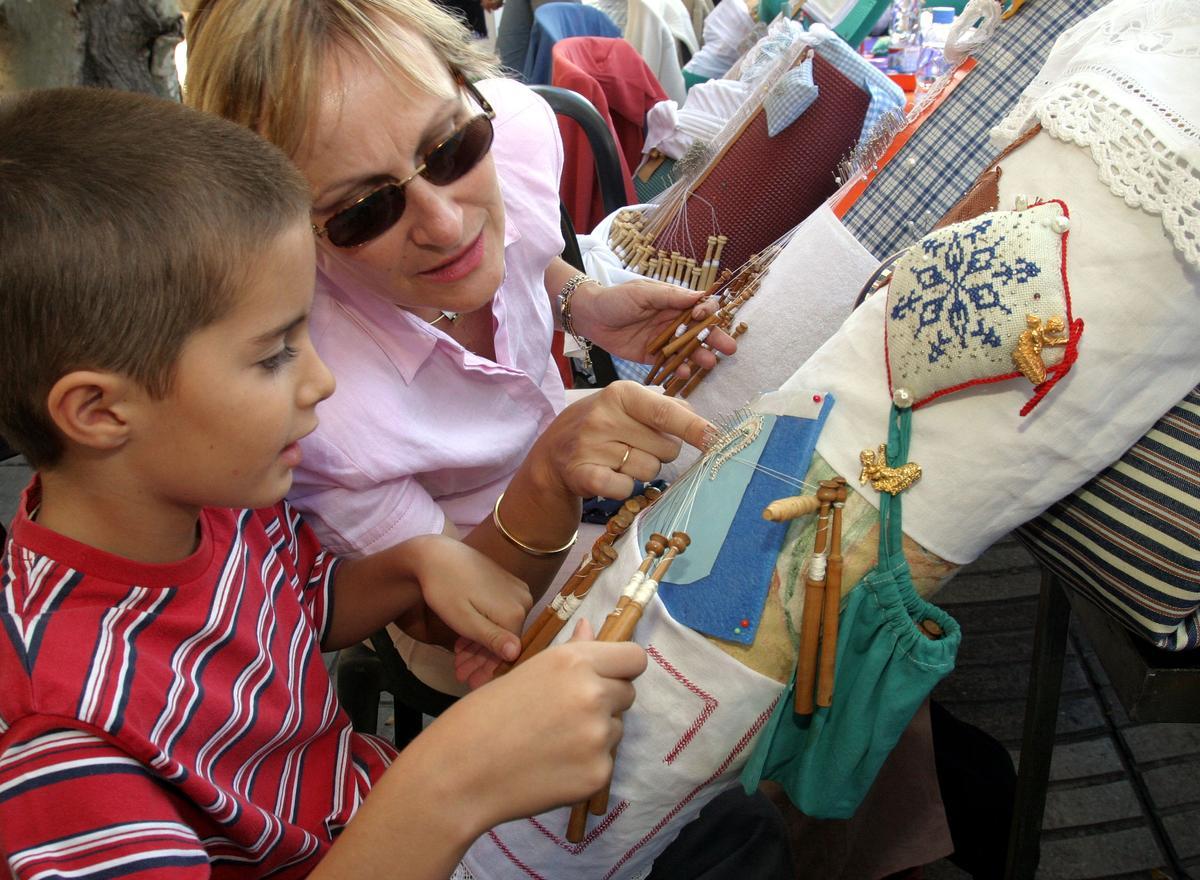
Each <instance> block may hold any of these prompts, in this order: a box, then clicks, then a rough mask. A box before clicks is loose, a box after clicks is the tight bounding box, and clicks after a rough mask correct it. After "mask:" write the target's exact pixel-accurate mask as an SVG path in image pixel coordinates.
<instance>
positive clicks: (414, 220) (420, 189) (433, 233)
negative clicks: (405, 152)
mask: <svg viewBox="0 0 1200 880" xmlns="http://www.w3.org/2000/svg"><path fill="white" fill-rule="evenodd" d="M406 190H407V192H406V193H405V195H406V196H407V197H408V199H407V202H408V204H407V206H406V208H405V213H408V214H410V215H411V216H409V217H408V218H406V219H407V220H408V222H409V224H410V225H409V229H410V233H409V234H410V235H411V236H412V240H413V241H414V242H416V243H417V244H419V245H426V246H430V247H453V246H455V245H457V244H461V243H462V236H463V211H462V206H461V205H460V204H459V203H458V199H457V198H456V197H455V195H454V187H453V186H450V187H444V186H434V185H433V184H432V183H430V182H429V181H428V180H425V179H424V178H422V177H418V178H417V179H415V180H412V181H409V183H408V186H407V187H406Z"/></svg>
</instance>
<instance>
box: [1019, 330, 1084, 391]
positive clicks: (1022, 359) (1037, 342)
mask: <svg viewBox="0 0 1200 880" xmlns="http://www.w3.org/2000/svg"><path fill="white" fill-rule="evenodd" d="M1025 326H1026V327H1028V328H1029V329H1028V330H1025V331H1024V332H1023V333H1022V334H1021V338H1020V339H1018V340H1017V347H1016V349H1015V350H1014V351H1013V353H1012V359H1013V363H1014V364H1016V365H1017V369H1018V370H1020V371H1021V375H1022V376H1024V377H1025V378H1026V379H1028V380H1029V381H1030V382H1032V383H1033V384H1034V385H1041V384H1042V383H1043V382H1045V381H1046V362H1045V361H1043V360H1042V349H1043V348H1045V347H1046V346H1048V345H1066V344H1067V342H1068V341H1070V338H1071V336H1070V334H1069V333H1065V332H1063V331H1064V324H1063V319H1062V318H1060V317H1054V318H1050V319H1049V320H1048V321H1046V323H1045V325H1044V326H1043V325H1042V319H1041V318H1039V317H1038V316H1037V315H1026V316H1025Z"/></svg>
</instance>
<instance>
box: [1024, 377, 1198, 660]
mask: <svg viewBox="0 0 1200 880" xmlns="http://www.w3.org/2000/svg"><path fill="white" fill-rule="evenodd" d="M1018 534H1019V535H1020V537H1021V538H1022V539H1023V541H1024V542H1025V544H1026V545H1027V546H1028V547H1029V549H1030V551H1031V552H1032V553H1033V554H1034V556H1036V557H1037V558H1038V560H1039V561H1040V562H1042V564H1043V565H1045V566H1047V567H1048V568H1050V569H1051V570H1052V571H1053V572H1054V573H1055V574H1057V575H1059V576H1060V577H1061V578H1062V579H1063V580H1064V581H1066V582H1067V583H1068V584H1070V585H1071V586H1072V587H1074V588H1075V589H1077V590H1079V591H1080V592H1082V593H1083V594H1085V595H1087V596H1089V597H1090V598H1092V599H1094V600H1096V601H1098V602H1099V603H1100V605H1102V606H1103V607H1104V608H1106V609H1107V610H1109V611H1110V612H1112V613H1114V614H1115V615H1116V616H1118V617H1119V618H1120V619H1121V620H1122V621H1123V622H1124V623H1126V624H1127V625H1128V626H1130V627H1131V628H1132V629H1133V630H1134V631H1135V632H1137V633H1139V634H1141V635H1142V636H1144V637H1145V638H1147V639H1149V640H1150V641H1152V642H1153V643H1154V644H1155V645H1157V646H1158V647H1160V648H1166V649H1168V650H1174V651H1181V650H1187V649H1191V648H1196V647H1200V386H1197V387H1196V388H1194V389H1193V390H1192V392H1191V393H1190V394H1189V395H1188V396H1187V397H1185V398H1184V399H1183V400H1182V401H1180V403H1179V404H1178V405H1177V406H1176V407H1175V408H1174V409H1172V410H1171V411H1170V412H1169V413H1167V414H1166V415H1165V416H1163V417H1162V419H1160V420H1159V422H1158V423H1157V424H1156V425H1155V426H1154V427H1153V428H1151V429H1150V431H1149V432H1148V433H1147V434H1146V436H1145V437H1143V438H1142V439H1141V440H1139V441H1138V442H1137V443H1136V444H1135V445H1134V446H1133V447H1132V448H1131V449H1130V450H1129V451H1128V452H1126V453H1125V455H1123V456H1122V457H1121V459H1120V460H1119V461H1117V462H1116V464H1114V465H1112V466H1111V467H1109V468H1108V469H1107V470H1105V471H1104V472H1103V473H1101V474H1099V475H1098V476H1097V477H1096V478H1095V479H1093V480H1092V481H1091V482H1090V483H1088V484H1087V485H1085V486H1084V487H1083V488H1081V489H1079V490H1078V491H1076V492H1075V494H1073V495H1070V496H1068V497H1066V498H1064V499H1063V500H1061V501H1059V502H1058V503H1057V504H1055V505H1054V506H1053V507H1051V508H1050V509H1049V510H1047V511H1046V512H1045V513H1043V514H1042V515H1041V516H1039V517H1038V518H1037V519H1034V520H1032V521H1030V522H1029V523H1027V524H1026V525H1024V526H1022V527H1021V529H1020V530H1019V533H1018Z"/></svg>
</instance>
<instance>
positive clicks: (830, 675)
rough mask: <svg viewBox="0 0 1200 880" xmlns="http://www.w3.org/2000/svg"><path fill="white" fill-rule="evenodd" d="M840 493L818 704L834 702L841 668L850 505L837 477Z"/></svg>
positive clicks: (828, 574) (835, 514)
mask: <svg viewBox="0 0 1200 880" xmlns="http://www.w3.org/2000/svg"><path fill="white" fill-rule="evenodd" d="M831 482H833V483H835V484H836V485H837V497H836V498H835V499H834V501H833V525H832V526H831V528H830V532H829V559H828V561H827V562H826V568H825V602H824V608H823V610H822V613H821V656H820V663H819V666H818V675H817V705H818V706H830V705H832V704H833V682H834V673H835V672H836V671H837V640H838V613H839V612H840V611H841V603H842V509H843V508H844V507H845V506H846V495H847V491H846V480H845V478H844V477H835V478H834V479H833V480H832V481H831Z"/></svg>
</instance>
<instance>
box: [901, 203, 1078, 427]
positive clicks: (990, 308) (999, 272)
mask: <svg viewBox="0 0 1200 880" xmlns="http://www.w3.org/2000/svg"><path fill="white" fill-rule="evenodd" d="M1069 225H1070V221H1069V219H1068V217H1067V207H1066V205H1065V204H1064V203H1063V202H1060V201H1050V202H1046V203H1042V204H1038V205H1035V206H1033V207H1031V208H1029V209H1028V210H1024V211H995V212H992V213H989V214H983V215H981V216H979V217H976V218H974V219H971V220H966V221H963V222H961V223H955V224H952V225H950V226H946V227H944V228H942V229H938V230H936V231H934V232H931V233H930V234H929V235H927V236H925V237H924V238H923V239H921V240H920V241H919V242H918V243H917V244H915V245H914V246H913V247H911V248H909V249H908V250H907V251H906V252H905V253H904V255H903V256H901V257H900V259H899V260H898V261H897V262H896V266H895V270H894V272H893V274H892V280H891V284H890V285H889V288H888V294H887V319H886V320H887V325H886V327H887V329H886V340H885V344H886V346H887V370H888V387H889V389H890V390H891V391H892V392H893V394H895V393H896V392H897V389H901V393H902V394H903V392H904V391H907V392H908V394H909V395H911V397H909V398H907V399H910V400H911V401H912V405H913V406H914V407H920V406H923V405H924V404H926V403H928V402H929V401H931V400H933V399H935V398H937V397H940V396H942V395H944V394H949V393H951V392H953V391H958V390H960V389H962V388H967V387H969V386H972V385H979V384H983V383H986V382H999V381H1001V380H1004V379H1012V378H1015V377H1017V376H1020V375H1025V376H1026V377H1027V378H1028V379H1029V380H1030V381H1031V382H1033V383H1034V384H1035V385H1041V384H1043V383H1046V382H1047V379H1048V377H1050V376H1052V375H1054V374H1055V370H1056V369H1057V368H1058V367H1059V366H1060V365H1061V366H1062V367H1063V369H1064V371H1065V369H1066V368H1069V366H1070V364H1069V359H1067V362H1066V363H1064V354H1065V353H1066V352H1068V351H1073V350H1074V346H1075V344H1076V342H1077V340H1078V335H1079V331H1081V330H1082V323H1081V322H1080V323H1079V324H1074V323H1073V322H1072V316H1071V296H1070V291H1069V289H1068V285H1067V272H1066V245H1067V236H1068V227H1069Z"/></svg>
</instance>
